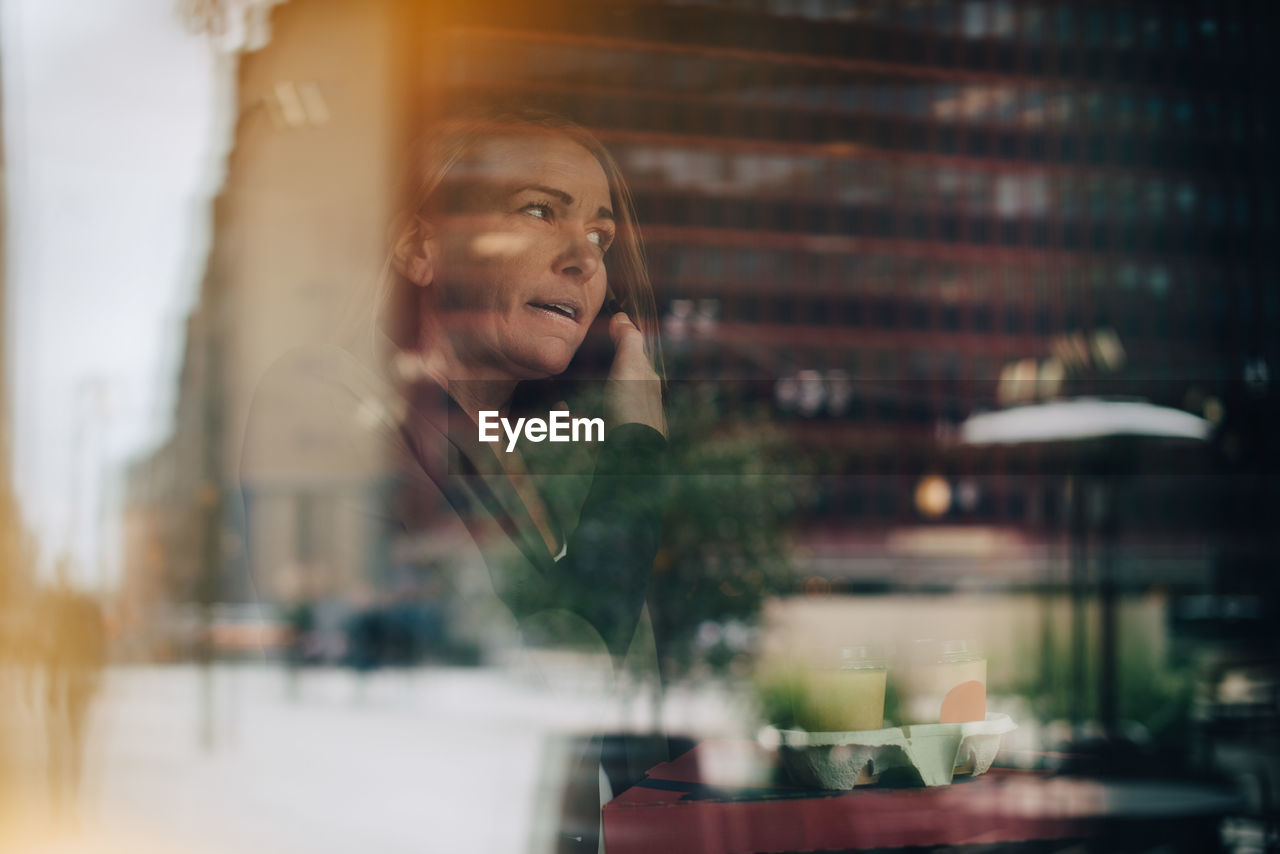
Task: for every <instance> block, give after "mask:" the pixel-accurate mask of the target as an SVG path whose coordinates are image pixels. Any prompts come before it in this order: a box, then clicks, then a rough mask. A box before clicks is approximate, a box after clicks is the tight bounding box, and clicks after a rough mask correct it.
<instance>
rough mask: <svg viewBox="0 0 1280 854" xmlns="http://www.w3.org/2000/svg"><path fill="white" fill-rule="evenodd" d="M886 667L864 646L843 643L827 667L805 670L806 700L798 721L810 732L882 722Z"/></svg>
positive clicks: (859, 727) (868, 726) (875, 726)
mask: <svg viewBox="0 0 1280 854" xmlns="http://www.w3.org/2000/svg"><path fill="white" fill-rule="evenodd" d="M887 674H888V668H887V664H886V662H885V660H884V659H883V658H882V657H879V656H877V655H875V654H874V652H873V651H872V650H871V649H869V648H868V647H847V648H845V649H843V650H841V653H840V657H839V659H838V660H837V661H835V662H833V663H832V664H831V666H828V667H815V668H812V669H810V670H809V671H808V672H807V673H806V674H805V682H806V685H805V692H806V694H807V700H808V702H807V703H806V704H805V706H806V714H805V719H804V720H802V721H801V723H802V725H803V726H804V728H805V729H807V730H809V731H810V732H851V731H857V730H872V729H880V728H882V727H883V726H884V691H885V683H886V677H887Z"/></svg>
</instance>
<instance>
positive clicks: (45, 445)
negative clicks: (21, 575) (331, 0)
mask: <svg viewBox="0 0 1280 854" xmlns="http://www.w3.org/2000/svg"><path fill="white" fill-rule="evenodd" d="M176 9H177V3H176V2H175V0H109V2H89V3H86V2H84V0H0V62H2V69H3V82H4V145H5V161H6V173H7V174H6V191H7V199H6V204H7V209H6V224H7V229H8V235H7V264H8V269H7V271H6V281H7V286H8V300H9V303H8V328H7V330H6V342H7V347H8V352H7V354H6V359H5V367H6V370H7V371H8V374H9V386H10V396H11V404H10V405H11V411H12V412H13V420H14V448H13V454H14V482H15V489H16V491H17V494H18V499H19V502H20V504H21V506H22V508H23V513H24V515H25V521H26V523H27V525H28V526H29V528H31V529H32V530H33V532H34V533H35V534H36V536H37V537H38V549H39V564H40V567H41V569H42V571H43V572H44V573H46V574H47V573H48V572H49V569H50V567H51V566H52V564H53V561H54V560H55V559H56V558H57V556H58V555H59V554H62V553H68V552H69V553H70V554H71V555H72V556H73V558H74V560H73V563H74V569H73V571H72V580H73V581H75V582H78V583H80V584H83V585H85V586H90V587H98V588H102V587H107V586H109V585H110V584H111V583H112V582H113V580H114V579H115V578H116V575H117V573H118V566H119V562H120V555H119V543H118V539H119V537H118V524H117V523H116V517H117V514H118V510H119V502H120V498H121V488H122V484H121V481H120V475H121V473H122V469H123V466H124V464H125V463H126V462H127V461H128V460H129V459H131V458H135V457H137V456H138V455H140V454H141V453H143V452H145V451H146V450H147V449H148V448H150V447H153V446H154V445H155V443H156V442H157V441H159V440H161V439H162V438H163V437H164V435H165V434H166V432H167V431H168V429H169V427H170V421H171V415H172V408H173V403H174V400H175V396H176V381H177V372H178V369H179V359H180V356H181V352H182V331H183V322H184V319H185V317H186V315H187V313H188V311H189V309H190V307H191V305H192V304H193V302H194V299H195V297H196V294H197V289H198V285H199V281H200V275H201V271H202V269H203V264H204V260H205V256H206V254H207V251H208V241H209V232H208V221H209V216H210V214H211V199H212V196H213V193H214V192H215V191H216V187H217V185H218V183H219V182H220V180H221V174H222V168H223V164H224V162H225V154H226V145H227V141H228V140H227V135H226V133H225V132H224V130H223V128H221V127H220V125H219V121H218V118H217V114H218V109H217V105H218V104H219V103H220V102H219V93H220V92H225V91H226V87H225V86H224V87H222V88H219V84H220V81H227V80H229V79H231V78H230V77H229V76H227V68H228V67H229V66H228V64H227V59H226V57H227V54H226V53H223V52H221V51H219V50H218V49H216V48H215V46H214V45H212V44H211V43H210V42H209V40H208V39H207V38H205V37H203V36H200V35H194V34H191V33H189V32H187V30H186V29H185V28H184V26H183V25H182V22H181V21H180V20H179V18H178V15H177V12H176Z"/></svg>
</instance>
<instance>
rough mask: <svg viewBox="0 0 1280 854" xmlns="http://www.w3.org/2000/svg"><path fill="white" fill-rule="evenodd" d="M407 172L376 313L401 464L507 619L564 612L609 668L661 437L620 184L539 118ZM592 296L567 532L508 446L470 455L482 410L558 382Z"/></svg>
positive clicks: (647, 521)
mask: <svg viewBox="0 0 1280 854" xmlns="http://www.w3.org/2000/svg"><path fill="white" fill-rule="evenodd" d="M416 167H417V174H418V176H420V177H419V180H418V181H417V182H416V184H415V191H416V192H415V198H414V199H413V200H412V202H411V206H410V208H409V210H410V211H411V212H412V213H411V214H410V215H409V216H408V217H406V218H405V221H404V223H403V225H402V227H401V228H400V231H399V235H398V238H397V240H396V241H395V247H394V250H393V253H392V259H391V263H390V271H389V272H390V274H391V275H390V276H389V279H388V284H389V290H388V293H387V294H386V297H387V299H386V300H385V303H386V305H385V309H384V312H383V322H384V325H385V326H386V328H387V329H388V331H389V332H390V337H391V340H392V342H393V344H394V345H395V347H396V355H397V359H396V362H395V363H396V364H397V365H398V367H399V370H400V373H401V376H402V380H403V381H404V382H405V384H406V386H407V388H406V398H407V400H408V402H409V407H408V411H407V413H406V416H405V418H404V420H403V423H402V425H401V435H402V438H403V439H404V442H405V445H406V447H407V449H408V451H409V452H410V455H411V461H412V462H413V463H416V465H417V468H418V472H421V473H423V474H426V475H427V476H428V478H429V479H430V480H431V482H432V484H433V485H434V486H435V487H436V488H437V489H438V490H439V492H440V493H441V494H443V496H444V497H445V499H446V500H447V503H448V505H449V506H450V508H451V509H452V511H453V512H454V513H456V514H457V515H458V517H459V518H460V519H461V520H462V521H463V522H464V524H465V525H466V527H467V528H468V530H469V532H470V533H471V535H472V537H473V539H474V540H475V543H476V545H477V546H478V547H479V550H480V553H481V554H482V555H483V557H484V561H485V563H486V565H487V567H488V570H489V573H490V576H491V578H492V581H493V585H494V591H495V592H496V593H497V595H498V596H499V598H500V599H501V600H502V601H503V602H504V603H505V604H506V605H507V607H508V608H509V609H510V610H511V612H512V613H513V614H514V615H515V617H516V618H517V619H518V620H521V621H526V620H528V619H529V618H531V617H534V616H535V615H542V619H543V622H544V623H545V621H546V618H547V615H548V614H556V615H557V617H556V621H558V622H561V623H562V622H563V618H564V615H566V614H571V615H576V617H578V618H580V619H582V620H585V621H586V623H587V624H588V625H589V626H590V628H591V629H592V630H593V631H594V632H595V633H596V634H598V636H599V638H600V639H602V640H603V642H604V644H605V645H606V647H607V648H608V649H609V650H610V651H611V652H612V653H614V654H621V653H622V652H624V651H625V648H626V645H627V644H628V642H629V641H630V640H631V637H632V634H633V633H634V630H635V627H636V622H637V619H638V617H639V615H640V611H641V607H642V605H643V600H644V593H645V588H646V586H647V580H648V574H649V569H650V567H651V566H652V562H653V558H654V555H655V553H656V550H657V542H658V533H659V532H658V521H659V520H658V516H659V514H660V510H661V507H660V494H659V491H658V490H659V484H658V482H657V479H656V478H654V477H653V474H654V473H655V472H656V471H657V470H658V468H659V463H660V459H661V455H662V451H663V446H664V436H665V432H666V421H665V417H664V414H663V408H662V383H661V380H660V378H659V375H658V372H657V369H656V367H655V361H656V359H657V355H658V353H657V351H658V345H657V319H656V311H655V309H654V299H653V292H652V288H651V286H650V283H649V279H648V275H647V271H646V268H645V264H644V258H643V253H642V248H641V243H640V237H639V233H638V231H637V228H636V223H635V216H634V212H633V209H632V204H631V199H630V194H629V192H628V190H627V188H626V184H625V183H624V181H623V179H622V176H621V173H620V172H619V171H618V168H617V165H616V164H615V163H614V161H613V159H612V158H611V157H610V156H609V154H608V152H606V151H605V149H604V148H603V147H602V146H601V145H600V144H599V142H597V141H596V140H595V139H594V138H593V137H592V136H591V135H590V134H589V133H588V132H586V131H585V130H583V129H582V128H579V127H577V126H575V125H573V124H571V123H569V122H566V121H564V120H561V119H554V118H549V117H540V118H506V119H495V120H489V121H483V120H471V121H465V122H455V123H452V124H446V125H445V126H444V127H442V129H441V130H440V131H438V132H437V133H436V134H435V135H434V136H432V137H431V138H430V139H429V140H428V141H427V143H426V144H425V145H424V147H423V149H422V155H421V156H420V157H419V159H418V161H417V164H416ZM606 298H608V299H610V300H611V301H612V303H614V304H615V305H616V307H617V308H618V309H619V310H615V311H612V312H610V315H609V317H608V320H607V323H608V333H609V337H610V339H611V340H612V342H613V347H614V354H613V357H612V364H611V367H610V369H609V372H608V378H607V380H606V383H605V393H604V398H603V400H604V407H603V409H604V411H603V418H604V424H605V436H604V442H603V445H602V447H601V448H600V451H599V457H598V461H597V474H596V477H595V478H594V481H593V483H592V486H591V489H590V492H589V494H588V495H587V497H586V499H585V501H584V502H583V504H582V506H581V508H580V510H579V512H578V514H577V516H578V519H577V522H576V524H574V523H572V522H571V518H572V516H573V513H572V512H561V513H557V512H555V509H554V508H553V507H551V506H549V504H548V501H547V500H546V499H545V498H544V496H543V495H542V494H541V493H540V492H539V490H538V489H537V488H536V486H535V482H534V480H533V479H532V478H531V477H530V476H529V475H528V472H527V470H526V467H525V464H524V461H523V458H522V456H521V453H520V451H519V449H518V448H516V449H514V450H508V443H507V442H506V439H505V437H503V439H502V441H500V442H498V443H492V444H490V443H482V442H481V441H480V424H481V420H482V413H499V414H500V417H502V418H506V417H507V416H508V415H510V414H511V409H512V401H513V397H514V396H515V393H516V390H517V387H518V386H519V385H520V384H521V383H538V382H541V381H546V380H549V379H551V378H554V377H557V376H559V375H561V374H563V373H564V372H565V371H566V369H567V368H568V367H569V365H570V363H571V362H572V361H573V359H574V356H575V355H576V354H577V352H578V350H579V348H580V347H581V346H582V344H583V341H584V340H585V339H586V337H587V333H588V330H589V329H590V328H591V326H592V323H593V321H594V320H595V319H596V318H597V315H598V314H599V313H600V311H601V307H602V306H603V305H604V304H605V302H606ZM535 414H536V413H535ZM542 415H543V416H544V417H545V416H546V415H547V413H546V412H545V410H544V412H543V413H542ZM490 418H491V419H492V416H490ZM442 452H443V454H442ZM450 459H452V463H450ZM410 468H411V469H412V466H411V467H410ZM413 473H414V474H417V472H413ZM409 482H410V483H413V479H412V478H411V479H410V481H409ZM413 489H414V487H413V486H410V487H409V490H410V491H412V490H413ZM437 509H438V507H437ZM430 525H431V519H430V518H429V517H428V518H418V519H414V520H410V521H409V527H410V529H411V530H412V529H414V528H420V527H430ZM543 628H544V629H546V630H551V629H549V628H548V627H546V626H543ZM561 628H563V627H561ZM528 630H529V627H528V626H526V631H528Z"/></svg>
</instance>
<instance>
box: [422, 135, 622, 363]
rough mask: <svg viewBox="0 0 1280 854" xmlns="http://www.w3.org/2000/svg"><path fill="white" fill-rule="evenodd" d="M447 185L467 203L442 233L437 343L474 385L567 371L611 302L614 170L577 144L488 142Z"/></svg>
mask: <svg viewBox="0 0 1280 854" xmlns="http://www.w3.org/2000/svg"><path fill="white" fill-rule="evenodd" d="M447 183H448V184H449V185H450V187H447V188H444V190H445V191H446V192H449V191H451V190H450V188H452V192H456V193H458V194H460V195H461V197H462V203H461V205H457V206H455V207H460V208H461V210H452V211H450V212H448V213H445V214H443V215H441V216H438V217H436V218H435V220H434V221H433V222H432V223H431V238H430V240H429V243H430V247H431V248H430V251H429V257H430V258H431V264H432V279H431V284H430V285H429V287H431V288H434V289H435V293H434V294H432V295H431V304H432V306H433V309H434V310H433V312H432V314H433V316H432V317H431V318H430V319H429V320H428V323H430V324H431V326H432V329H431V330H430V332H431V334H433V335H444V336H446V337H447V339H448V341H449V344H450V349H451V351H452V356H453V358H454V360H455V361H456V363H457V364H455V366H454V367H455V368H462V369H464V371H465V372H466V373H467V374H469V375H472V376H486V377H500V378H509V379H515V380H523V379H532V378H538V377H546V376H553V375H555V374H559V373H561V372H563V371H564V370H565V368H567V367H568V365H569V361H570V360H571V359H572V358H573V355H574V353H575V352H577V350H578V347H579V345H581V344H582V340H583V338H584V337H585V336H586V333H587V328H588V327H589V326H590V325H591V322H592V320H594V319H595V317H596V315H597V313H599V311H600V306H601V305H602V304H603V303H604V299H605V292H606V289H607V279H606V275H605V264H604V257H605V251H606V250H607V249H608V248H609V244H610V243H611V242H612V241H613V238H614V234H615V224H614V219H613V211H612V207H611V203H610V198H609V195H610V194H609V182H608V180H607V178H606V177H605V173H604V169H603V168H601V166H600V164H599V163H598V162H597V161H596V159H595V157H593V156H592V155H591V153H590V152H588V151H587V150H586V149H585V148H583V147H582V146H580V145H578V144H577V143H576V142H574V141H572V140H570V139H568V138H566V137H563V136H558V135H555V134H552V133H542V132H533V133H530V134H529V135H528V136H501V137H494V138H491V139H488V140H485V141H483V142H481V143H480V144H479V145H478V146H476V148H475V149H474V150H473V151H472V152H471V154H470V156H468V157H467V158H465V159H464V160H462V161H461V162H460V163H459V164H458V165H457V166H455V167H454V169H453V170H452V171H451V172H450V175H449V179H448V182H447Z"/></svg>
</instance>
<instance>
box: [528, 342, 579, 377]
mask: <svg viewBox="0 0 1280 854" xmlns="http://www.w3.org/2000/svg"><path fill="white" fill-rule="evenodd" d="M574 352H575V351H574V350H571V349H569V348H568V347H567V346H566V347H563V348H560V347H547V348H538V350H537V351H536V352H532V353H525V354H521V355H522V357H523V358H517V359H514V360H513V361H514V362H515V363H516V364H517V365H518V366H519V368H520V379H522V380H541V379H547V378H549V377H556V376H559V375H560V374H563V373H564V372H565V371H566V370H568V369H569V363H570V362H572V361H573V354H574Z"/></svg>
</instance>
